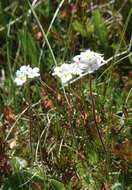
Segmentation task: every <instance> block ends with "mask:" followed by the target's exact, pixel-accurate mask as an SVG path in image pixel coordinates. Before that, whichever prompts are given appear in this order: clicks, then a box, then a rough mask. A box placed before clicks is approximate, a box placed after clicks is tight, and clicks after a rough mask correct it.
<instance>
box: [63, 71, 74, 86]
mask: <svg viewBox="0 0 132 190" xmlns="http://www.w3.org/2000/svg"><path fill="white" fill-rule="evenodd" d="M60 79H61V82H62V83H63V84H64V83H67V82H68V81H69V80H71V79H72V74H71V73H68V72H64V73H63V76H61V77H60Z"/></svg>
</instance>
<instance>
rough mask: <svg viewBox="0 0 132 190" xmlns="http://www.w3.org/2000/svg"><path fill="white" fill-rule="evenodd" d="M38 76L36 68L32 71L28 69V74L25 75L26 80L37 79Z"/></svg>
mask: <svg viewBox="0 0 132 190" xmlns="http://www.w3.org/2000/svg"><path fill="white" fill-rule="evenodd" d="M39 76H40V73H39V68H38V67H34V68H33V69H32V68H29V70H28V73H27V77H28V78H34V77H39Z"/></svg>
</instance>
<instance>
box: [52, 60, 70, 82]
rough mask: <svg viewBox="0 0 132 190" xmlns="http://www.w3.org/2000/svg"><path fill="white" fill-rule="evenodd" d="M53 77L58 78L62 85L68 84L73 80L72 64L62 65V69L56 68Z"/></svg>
mask: <svg viewBox="0 0 132 190" xmlns="http://www.w3.org/2000/svg"><path fill="white" fill-rule="evenodd" d="M52 75H53V76H55V75H56V76H58V77H59V78H60V79H61V81H62V83H66V82H68V81H69V80H71V79H72V67H71V64H66V63H64V64H62V65H61V66H60V67H55V68H54V72H53V73H52Z"/></svg>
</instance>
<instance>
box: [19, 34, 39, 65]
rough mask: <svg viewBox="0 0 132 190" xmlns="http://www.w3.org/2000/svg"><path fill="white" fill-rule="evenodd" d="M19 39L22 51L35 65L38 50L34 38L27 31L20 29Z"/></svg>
mask: <svg viewBox="0 0 132 190" xmlns="http://www.w3.org/2000/svg"><path fill="white" fill-rule="evenodd" d="M19 36H20V40H21V43H22V48H23V53H24V54H25V55H26V56H27V57H28V58H29V60H31V62H32V63H33V64H34V65H36V63H37V61H38V50H37V47H36V43H35V41H34V38H33V37H32V35H31V34H30V33H29V32H25V31H21V32H20V35H19Z"/></svg>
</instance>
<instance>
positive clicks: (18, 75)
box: [14, 71, 27, 86]
mask: <svg viewBox="0 0 132 190" xmlns="http://www.w3.org/2000/svg"><path fill="white" fill-rule="evenodd" d="M26 80H27V77H26V75H25V74H23V73H22V72H20V71H17V73H16V78H15V80H14V82H15V83H16V85H17V86H21V85H23V84H24V83H25V82H26Z"/></svg>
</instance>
